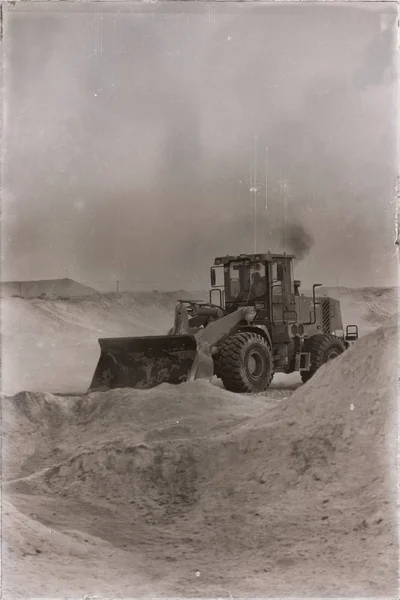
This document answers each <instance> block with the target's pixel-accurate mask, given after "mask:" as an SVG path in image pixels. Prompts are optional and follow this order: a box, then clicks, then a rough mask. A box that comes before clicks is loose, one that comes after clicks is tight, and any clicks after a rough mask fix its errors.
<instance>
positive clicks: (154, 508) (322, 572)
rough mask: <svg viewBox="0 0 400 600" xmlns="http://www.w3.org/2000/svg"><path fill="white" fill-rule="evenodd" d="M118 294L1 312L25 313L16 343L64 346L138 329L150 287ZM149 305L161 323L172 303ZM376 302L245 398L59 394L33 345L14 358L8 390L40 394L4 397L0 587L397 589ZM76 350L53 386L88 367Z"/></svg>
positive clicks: (257, 591) (250, 592) (391, 365)
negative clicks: (310, 368) (299, 365)
mask: <svg viewBox="0 0 400 600" xmlns="http://www.w3.org/2000/svg"><path fill="white" fill-rule="evenodd" d="M12 300H14V301H18V302H23V301H19V300H18V299H12ZM117 300H118V302H119V309H118V304H117V306H114V307H113V306H111V308H110V304H111V305H112V303H113V302H116V301H117ZM117 300H116V299H115V298H112V299H106V300H105V301H106V302H108V303H109V305H107V304H105V305H100V306H97V307H96V308H94V307H93V304H95V303H94V302H93V301H92V302H93V304H91V305H87V306H86V307H82V304H84V303H77V304H74V305H73V309H71V304H68V305H65V304H60V303H57V301H55V302H54V303H53V302H51V303H48V304H47V305H45V308H43V304H40V301H34V302H33V304H32V302H31V303H30V304H29V303H23V305H21V304H18V305H16V304H14V306H11V305H10V306H9V307H8V311H9V312H8V313H7V314H8V316H10V315H11V314H12V310H14V311H15V313H14V315H15V317H16V316H17V314H18V311H20V312H19V314H20V318H19V319H17V318H15V324H18V322H20V323H21V325H20V331H21V332H22V330H23V327H25V328H27V323H28V324H29V323H30V324H31V333H30V334H29V335H30V336H31V337H29V339H28V338H27V339H28V341H29V343H28V346H29V344H32V343H34V339H35V327H37V330H36V336H38V334H39V337H43V336H44V333H43V331H44V330H43V329H42V328H43V327H44V326H45V325H44V324H45V323H47V335H48V336H49V337H48V338H47V339H54V338H56V339H57V340H58V339H60V340H61V339H62V337H64V338H65V339H67V340H68V342H71V341H72V340H77V339H78V338H79V339H83V336H84V334H85V335H86V334H87V332H88V331H92V332H93V334H94V336H97V329H98V325H99V323H101V322H103V327H104V330H106V335H109V333H108V331H110V330H113V331H116V334H118V333H117V328H118V327H120V330H119V331H121V329H123V328H124V327H126V323H127V322H129V323H128V324H129V327H132V329H133V328H134V327H137V329H136V335H137V334H140V333H142V332H143V333H145V329H146V328H147V331H148V332H150V331H149V330H150V329H151V327H150V326H149V325H148V324H147V323H148V322H147V321H146V310H148V304H149V299H147V301H144V302H143V304H142V305H140V303H137V302H136V301H135V302H136V304H135V302H134V300H133V299H132V298H131V297H130V298H128V299H123V301H121V300H120V299H117ZM169 301H170V302H171V304H172V307H173V303H174V299H173V298H170V299H169ZM85 302H86V301H85ZM123 302H125V303H127V305H128V306H124V307H123V308H121V304H123ZM151 302H152V303H154V307H155V308H154V310H153V308H152V309H151V310H152V311H153V313H154V314H157V315H158V316H157V319H158V321H157V319H154V321H153V323H152V326H153V327H155V326H156V325H155V323H156V322H157V326H159V327H160V329H163V331H165V324H167V327H168V326H169V323H170V317H171V312H170V308H171V307H169V306H167V307H166V308H164V299H163V298H158V299H156V301H155V302H153V299H151ZM351 302H353V303H354V304H356V302H355V301H354V299H353V298H351ZM351 302H349V303H350V304H351ZM35 303H36V304H35ZM16 306H18V308H15V307H16ZM32 306H33V309H32ZM38 306H39V310H38ZM88 306H89V308H88ZM362 306H363V307H364V308H363V310H364V313H362V312H361V311H360V314H362V315H365V316H368V315H370V313H369V312H368V311H369V307H368V306H366V304H365V303H364V304H363V305H362ZM61 307H64V308H61ZM114 308H115V309H116V310H115V311H114V312H113V309H114ZM156 309H157V310H158V311H159V312H158V313H157V310H156ZM23 310H25V311H26V312H25V313H24V315H25V321H24V322H22V320H21V313H22V311H23ZM43 310H47V314H45V315H43ZM62 310H64V311H65V314H64V315H61V316H60V313H61V312H62ZM118 310H119V311H120V312H119V313H118ZM385 310H386V305H385ZM387 310H390V309H387ZM96 311H97V312H96ZM112 312H113V314H114V315H115V317H114V318H115V321H114V323H111V324H110V320H108V321H107V322H106V316H107V315H109V314H111V313H112ZM376 312H377V314H378V317H379V320H381V321H382V319H384V322H383V323H382V325H381V326H380V327H379V328H378V329H376V326H377V324H378V323H377V320H376V319H375V322H372V321H373V319H371V320H370V321H368V320H367V319H365V324H366V326H365V330H364V331H363V333H364V334H365V335H364V336H363V337H362V339H360V340H359V342H358V343H357V344H356V345H355V346H354V347H353V348H351V349H350V350H349V351H348V352H346V353H345V354H344V355H342V356H341V357H339V358H338V359H336V360H335V361H333V362H332V363H331V364H329V365H327V366H325V367H323V368H322V369H321V370H320V371H319V372H318V373H317V374H316V376H315V377H314V378H313V379H312V380H311V381H310V382H309V383H308V384H306V385H304V386H303V385H301V386H300V385H299V382H298V379H297V378H296V377H294V376H293V377H291V378H285V377H284V376H280V377H278V378H277V379H276V380H274V384H273V387H272V388H271V389H270V390H268V391H267V392H266V393H264V394H260V395H255V396H250V395H237V394H231V393H229V392H227V391H226V390H224V389H221V387H220V386H219V385H218V383H217V384H216V385H207V384H205V383H204V382H196V383H195V384H184V385H182V386H175V387H174V386H168V385H163V386H161V387H159V388H156V389H154V390H148V391H139V390H114V391H110V392H104V393H97V394H90V395H82V394H80V395H71V396H57V395H55V394H54V393H53V394H52V393H50V392H43V390H44V389H46V388H45V387H44V384H43V383H42V382H43V379H41V377H42V378H43V369H41V370H39V371H38V372H36V370H35V369H36V368H37V369H39V363H40V360H42V359H43V356H41V357H40V360H39V357H37V356H36V355H35V356H30V357H29V362H27V363H26V365H27V369H26V370H25V375H24V374H23V373H22V372H23V369H22V366H21V364H20V363H18V365H17V366H16V367H15V370H14V373H15V376H16V377H20V378H21V379H20V380H19V381H21V380H23V376H25V377H26V378H27V379H25V380H24V381H32V382H35V385H32V387H28V386H26V387H25V386H24V387H22V388H21V387H19V390H18V391H20V390H21V389H41V390H42V391H41V392H36V393H35V392H32V391H30V392H20V393H17V394H16V395H14V396H12V395H4V394H3V396H2V436H3V511H2V519H3V536H2V551H3V574H2V575H3V581H2V586H3V597H5V598H16V597H60V596H63V597H82V596H84V595H85V594H86V595H91V596H93V595H97V596H100V597H107V596H108V597H116V598H118V597H121V598H122V597H125V598H127V597H136V598H137V597H156V596H157V597H158V596H160V597H162V596H163V597H188V596H191V597H227V598H229V597H249V596H251V597H279V596H280V597H288V596H292V597H293V596H295V597H332V596H335V597H371V596H373V597H379V598H383V597H392V598H395V597H398V586H397V583H398V581H397V567H398V536H397V498H396V483H397V478H396V477H395V472H396V455H397V423H398V408H397V393H398V339H397V337H398V334H397V325H398V321H397V316H395V317H392V318H391V319H387V318H386V317H387V315H386V314H384V311H383V310H382V304H381V305H379V304H378V309H377V311H376ZM49 314H50V316H49ZM89 314H90V318H89ZM32 315H34V316H32ZM122 315H126V317H124V318H125V319H126V320H125V321H124V320H123V319H122V318H121V316H122ZM167 315H168V321H167V320H166V316H167ZM3 319H4V312H3ZM4 323H5V325H6V328H7V326H9V323H10V321H9V320H8V319H6V320H5V321H4ZM140 327H141V328H142V329H141V330H140ZM106 328H107V329H106ZM368 331H370V333H368ZM6 334H10V331H9V330H6ZM18 335H19V334H17V335H16V336H15V337H14V338H13V340H12V342H10V343H9V346H8V349H9V352H10V353H9V355H8V356H6V362H7V361H8V363H7V364H8V365H10V364H11V363H12V362H13V360H12V352H11V350H13V351H14V352H16V347H17V346H18V343H19V341H18V340H19V339H21V338H18ZM20 335H21V337H22V333H21V334H20ZM113 335H114V334H113ZM119 335H121V333H119ZM74 336H76V337H74ZM13 344H14V346H13ZM30 348H31V350H32V346H30ZM6 349H7V346H6ZM48 350H49V347H48V346H47V360H48V362H49V365H52V371H55V375H57V374H58V373H59V372H62V370H63V369H62V366H60V365H59V364H58V363H57V361H58V359H59V356H58V354H57V352H55V353H53V349H52V350H51V352H49V351H48ZM60 353H61V349H60ZM82 355H83V354H82ZM14 356H15V355H14ZM65 356H66V355H65ZM79 358H80V355H79V354H75V355H72V356H69V355H68V361H71V363H70V364H71V367H68V376H67V374H64V382H65V383H67V380H68V379H69V381H70V382H71V380H72V379H71V368H72V369H73V370H72V372H74V373H76V374H81V375H80V376H81V379H82V384H83V382H84V379H85V377H87V370H88V369H89V362H90V361H89V360H88V359H87V361H86V363H84V366H82V364H81V363H80V362H79ZM3 359H4V352H3ZM74 361H75V362H74ZM92 366H93V365H92ZM91 371H92V368H91V369H90V374H91ZM21 374H22V375H21ZM46 382H47V384H46V385H48V389H49V390H51V389H53V390H54V388H52V387H51V386H52V385H53V384H54V383H57V377H55V376H54V379H53V375H51V376H48V379H47V380H46ZM79 385H80V383H79ZM78 387H79V386H78ZM56 389H57V388H56ZM64 389H65V388H64ZM76 389H77V388H75V390H74V389H73V387H72V388H71V387H70V391H76ZM78 391H79V389H78ZM13 392H14V390H12V392H11V393H13Z"/></svg>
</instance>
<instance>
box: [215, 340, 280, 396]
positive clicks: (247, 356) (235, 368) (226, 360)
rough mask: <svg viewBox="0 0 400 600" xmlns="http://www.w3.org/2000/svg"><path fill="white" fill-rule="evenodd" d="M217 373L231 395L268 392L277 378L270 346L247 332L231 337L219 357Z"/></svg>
mask: <svg viewBox="0 0 400 600" xmlns="http://www.w3.org/2000/svg"><path fill="white" fill-rule="evenodd" d="M215 372H216V374H217V375H218V377H219V378H220V379H221V380H222V383H223V384H224V387H225V388H226V389H227V390H229V391H230V392H236V393H239V394H245V393H250V392H253V393H254V392H262V391H264V390H266V389H267V388H268V387H269V385H270V383H271V381H272V378H273V376H274V363H273V357H272V352H271V349H270V347H269V344H268V343H267V341H266V340H265V339H264V338H263V337H262V336H261V335H259V334H258V333H253V332H247V331H244V332H242V333H236V334H235V335H232V336H231V337H229V338H228V339H227V340H226V341H225V342H224V344H223V345H222V347H221V350H220V351H219V353H218V357H216V365H215Z"/></svg>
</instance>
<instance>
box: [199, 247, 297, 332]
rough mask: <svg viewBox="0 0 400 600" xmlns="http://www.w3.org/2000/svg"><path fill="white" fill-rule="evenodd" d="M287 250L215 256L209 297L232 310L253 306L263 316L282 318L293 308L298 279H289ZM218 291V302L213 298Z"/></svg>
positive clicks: (290, 259) (289, 261) (281, 319)
mask: <svg viewBox="0 0 400 600" xmlns="http://www.w3.org/2000/svg"><path fill="white" fill-rule="evenodd" d="M293 258H294V257H293V256H291V255H288V254H271V253H268V254H241V255H239V256H224V257H220V258H216V259H215V261H214V266H213V267H211V285H212V287H213V289H212V290H211V293H210V301H212V298H213V299H214V304H215V303H217V304H219V305H221V306H224V308H225V309H226V310H227V312H233V311H235V310H237V308H238V307H240V306H251V305H253V306H255V308H256V309H257V310H258V311H265V318H266V317H267V315H268V316H270V317H272V320H273V321H275V322H277V321H283V320H284V313H287V312H288V311H291V310H294V304H295V295H298V288H299V285H300V282H299V281H296V282H295V281H294V280H293V273H292V259H293ZM217 294H219V302H215V299H216V295H217Z"/></svg>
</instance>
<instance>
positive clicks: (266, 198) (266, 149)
mask: <svg viewBox="0 0 400 600" xmlns="http://www.w3.org/2000/svg"><path fill="white" fill-rule="evenodd" d="M265 210H268V146H266V147H265Z"/></svg>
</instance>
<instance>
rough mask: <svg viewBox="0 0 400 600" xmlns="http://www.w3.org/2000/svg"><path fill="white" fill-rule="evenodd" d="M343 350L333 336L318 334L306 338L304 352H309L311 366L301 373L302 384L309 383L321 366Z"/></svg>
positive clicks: (341, 343) (341, 344)
mask: <svg viewBox="0 0 400 600" xmlns="http://www.w3.org/2000/svg"><path fill="white" fill-rule="evenodd" d="M344 350H345V346H344V344H343V342H342V341H341V340H340V339H339V338H337V337H335V336H334V335H330V334H324V333H318V334H317V335H313V336H312V337H310V338H308V339H307V340H306V341H305V343H304V352H310V354H311V364H310V370H309V371H302V372H301V380H302V382H303V383H306V381H309V380H310V379H311V377H312V376H313V375H314V373H316V372H317V371H318V369H319V368H320V367H321V366H322V365H323V364H325V363H327V362H329V361H330V360H332V359H334V358H336V357H338V356H339V355H340V354H342V352H344Z"/></svg>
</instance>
